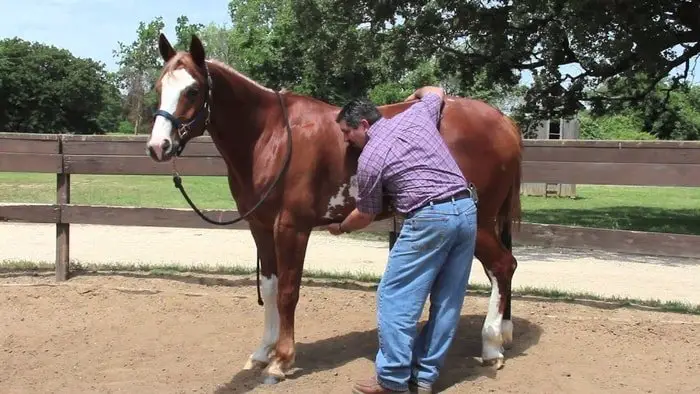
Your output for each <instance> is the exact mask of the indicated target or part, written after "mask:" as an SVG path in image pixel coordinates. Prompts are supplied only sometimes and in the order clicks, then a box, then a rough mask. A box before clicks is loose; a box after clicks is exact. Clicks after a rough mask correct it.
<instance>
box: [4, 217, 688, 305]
mask: <svg viewBox="0 0 700 394" xmlns="http://www.w3.org/2000/svg"><path fill="white" fill-rule="evenodd" d="M0 239H1V240H2V245H3V246H2V247H0V260H7V259H15V260H16V259H19V260H31V261H46V262H53V261H54V258H55V252H54V250H55V249H54V248H55V229H54V226H52V225H41V224H8V223H2V224H0ZM387 254H388V245H387V244H386V243H385V242H376V241H374V242H373V241H361V240H354V239H350V238H346V237H340V238H339V237H333V236H329V235H327V234H325V233H323V232H315V233H314V234H313V235H312V237H311V240H310V243H309V248H308V252H307V260H306V265H305V268H307V269H317V270H324V271H332V272H348V271H349V272H370V273H374V274H381V273H382V272H383V271H384V266H385V264H386V258H387ZM515 254H516V257H517V258H518V262H519V266H518V270H517V272H516V274H515V278H514V281H513V285H514V287H516V288H517V287H520V286H535V287H544V288H557V289H561V290H569V291H586V292H592V293H595V294H599V295H605V296H626V297H634V298H642V299H648V298H653V299H661V300H681V301H686V302H692V303H695V304H700V281H698V280H697V278H699V277H700V264H698V262H697V261H696V260H691V259H671V258H653V257H646V256H630V255H618V254H612V253H601V252H595V251H573V250H554V249H542V248H535V247H530V248H517V249H516V250H515ZM71 257H72V259H75V260H77V261H80V262H101V263H106V262H110V263H116V264H120V263H138V262H145V263H150V264H182V265H229V266H247V267H254V264H255V257H256V256H255V247H254V243H253V240H252V237H251V236H250V233H249V232H248V231H244V230H222V229H215V230H206V229H183V228H154V227H120V226H81V225H73V226H71ZM487 280H488V279H487V278H486V275H485V274H484V272H483V269H482V268H481V264H480V263H479V262H478V260H475V261H474V264H473V265H472V276H471V279H470V282H471V283H481V284H486V283H487Z"/></svg>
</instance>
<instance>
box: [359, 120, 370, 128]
mask: <svg viewBox="0 0 700 394" xmlns="http://www.w3.org/2000/svg"><path fill="white" fill-rule="evenodd" d="M360 124H361V125H362V126H364V127H365V129H368V130H369V122H368V121H367V119H364V118H362V119H361V120H360Z"/></svg>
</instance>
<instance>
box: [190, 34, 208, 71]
mask: <svg viewBox="0 0 700 394" xmlns="http://www.w3.org/2000/svg"><path fill="white" fill-rule="evenodd" d="M190 55H192V60H194V63H195V64H196V65H198V66H200V67H204V60H205V59H206V57H205V54H204V45H202V41H200V40H199V37H197V36H196V35H194V34H193V35H192V40H191V41H190Z"/></svg>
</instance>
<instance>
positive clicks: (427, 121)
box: [357, 94, 467, 214]
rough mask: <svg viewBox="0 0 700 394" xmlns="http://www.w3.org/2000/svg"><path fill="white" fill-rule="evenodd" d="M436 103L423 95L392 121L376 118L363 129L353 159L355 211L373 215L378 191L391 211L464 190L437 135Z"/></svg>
mask: <svg viewBox="0 0 700 394" xmlns="http://www.w3.org/2000/svg"><path fill="white" fill-rule="evenodd" d="M441 104H442V100H440V97H439V96H438V95H436V94H426V95H425V96H423V97H422V99H421V101H419V102H417V103H415V104H414V105H412V106H411V107H409V108H408V109H407V110H405V111H404V112H402V113H399V114H397V115H396V116H394V117H393V118H390V119H386V118H381V119H380V120H378V121H377V122H375V123H374V124H373V125H372V126H371V127H370V128H369V130H368V132H367V134H368V136H369V140H368V141H367V144H366V145H365V147H364V149H363V150H362V153H361V154H360V157H359V159H358V168H357V182H358V187H359V193H358V197H357V209H358V210H359V211H360V212H363V213H369V214H378V213H380V212H381V210H382V193H383V192H386V193H387V194H388V195H389V196H391V197H392V198H393V200H394V204H395V207H396V210H398V211H399V212H402V213H407V212H410V211H412V210H414V209H416V208H418V207H420V206H422V205H424V204H425V203H427V202H428V201H430V200H434V199H438V198H442V197H448V196H451V195H452V194H455V193H457V192H459V191H462V190H466V189H467V181H466V179H465V178H464V176H463V175H462V172H461V171H460V169H459V167H458V166H457V163H456V162H455V160H454V158H453V157H452V155H451V154H450V152H449V150H448V149H447V145H446V144H445V142H444V140H443V139H442V136H440V134H439V133H438V130H437V123H438V120H439V118H440V105H441Z"/></svg>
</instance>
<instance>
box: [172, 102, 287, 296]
mask: <svg viewBox="0 0 700 394" xmlns="http://www.w3.org/2000/svg"><path fill="white" fill-rule="evenodd" d="M275 93H276V94H277V98H279V102H280V106H281V107H282V114H283V116H284V123H285V126H286V127H285V128H286V129H287V154H286V156H285V158H284V165H283V166H282V169H281V170H280V172H279V173H278V174H277V178H275V180H274V181H273V182H272V184H271V185H270V187H269V188H268V189H267V190H266V191H265V193H264V194H263V195H262V197H261V198H260V200H259V201H258V202H257V204H255V206H253V208H251V209H250V211H248V212H246V213H245V214H244V215H240V216H238V217H237V218H235V219H233V220H229V221H225V222H222V221H216V220H212V219H209V218H208V217H206V216H205V215H204V213H202V211H200V210H199V209H198V208H197V207H196V206H195V205H194V202H192V200H191V199H190V197H189V196H188V195H187V192H186V191H185V188H184V186H182V178H181V177H180V173H179V172H178V171H177V167H176V166H175V161H176V159H177V158H175V159H173V161H172V163H173V184H175V188H176V189H178V190H180V193H182V196H183V197H184V198H185V201H187V204H189V206H190V207H191V208H192V210H193V211H194V212H195V213H196V214H197V215H199V217H201V218H202V219H203V220H204V221H205V222H207V223H211V224H214V225H217V226H227V225H229V224H234V223H238V222H239V221H241V220H243V219H245V218H246V217H248V215H250V214H251V213H253V211H255V210H256V209H258V207H260V205H262V203H263V202H264V201H265V200H266V199H267V197H268V196H269V195H270V193H272V189H274V188H275V186H277V183H278V182H279V181H280V179H282V175H284V174H285V173H286V172H287V169H288V168H289V159H290V158H291V156H292V127H291V126H290V125H289V115H288V114H287V107H286V106H285V105H284V101H283V99H282V95H281V94H280V93H279V92H275ZM208 117H209V116H207V118H208ZM256 251H257V262H256V264H255V284H256V288H257V293H258V305H260V306H263V305H265V303H264V302H263V300H262V297H261V295H260V264H261V260H260V249H258V248H257V247H256Z"/></svg>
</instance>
